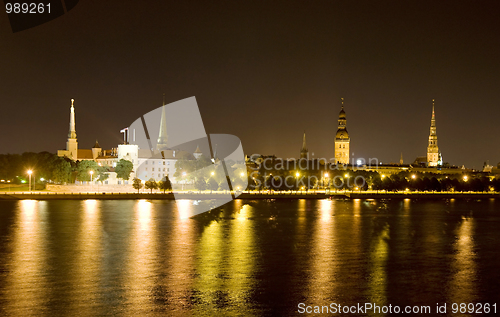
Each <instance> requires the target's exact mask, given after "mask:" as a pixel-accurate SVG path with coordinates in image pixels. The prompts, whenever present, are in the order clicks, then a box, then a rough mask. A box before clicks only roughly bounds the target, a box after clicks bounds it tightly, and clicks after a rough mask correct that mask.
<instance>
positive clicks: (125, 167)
mask: <svg viewBox="0 0 500 317" xmlns="http://www.w3.org/2000/svg"><path fill="white" fill-rule="evenodd" d="M133 169H134V164H132V162H130V161H128V160H124V159H121V160H119V161H118V163H117V164H116V166H115V172H116V177H118V178H121V179H123V180H128V179H129V178H130V173H132V170H133Z"/></svg>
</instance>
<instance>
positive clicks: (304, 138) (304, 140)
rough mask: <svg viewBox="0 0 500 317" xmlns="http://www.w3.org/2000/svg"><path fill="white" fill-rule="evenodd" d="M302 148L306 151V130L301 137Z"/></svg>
mask: <svg viewBox="0 0 500 317" xmlns="http://www.w3.org/2000/svg"><path fill="white" fill-rule="evenodd" d="M302 150H306V151H307V146H306V131H304V137H303V138H302Z"/></svg>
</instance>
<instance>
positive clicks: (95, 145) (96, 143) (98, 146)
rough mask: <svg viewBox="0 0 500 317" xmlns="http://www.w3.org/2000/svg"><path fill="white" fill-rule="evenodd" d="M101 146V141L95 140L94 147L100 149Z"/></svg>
mask: <svg viewBox="0 0 500 317" xmlns="http://www.w3.org/2000/svg"><path fill="white" fill-rule="evenodd" d="M100 148H101V146H100V145H99V142H97V140H95V144H94V149H100Z"/></svg>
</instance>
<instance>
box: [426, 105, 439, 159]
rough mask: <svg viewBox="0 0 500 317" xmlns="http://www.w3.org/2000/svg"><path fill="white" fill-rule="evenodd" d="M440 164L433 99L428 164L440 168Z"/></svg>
mask: <svg viewBox="0 0 500 317" xmlns="http://www.w3.org/2000/svg"><path fill="white" fill-rule="evenodd" d="M438 162H439V147H438V139H437V133H436V113H435V107H434V99H432V117H431V127H430V133H429V145H428V147H427V164H428V165H429V166H438Z"/></svg>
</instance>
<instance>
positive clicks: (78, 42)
mask: <svg viewBox="0 0 500 317" xmlns="http://www.w3.org/2000/svg"><path fill="white" fill-rule="evenodd" d="M221 4H222V3H221ZM136 9H137V8H136V7H135V6H134V5H133V4H132V3H131V2H128V1H125V2H123V3H122V4H121V6H119V7H115V6H113V5H112V4H103V3H97V2H96V3H91V2H85V3H80V4H79V5H78V6H76V7H75V8H74V9H72V10H71V11H70V12H68V13H67V14H65V15H64V16H62V17H60V18H58V19H56V20H53V21H51V22H48V23H46V24H43V25H41V26H39V27H36V28H33V29H29V30H26V31H22V32H18V33H12V31H11V30H10V28H9V25H8V22H7V19H4V20H3V22H2V24H0V36H2V38H3V41H4V43H5V47H7V49H5V50H3V51H2V53H1V54H2V55H1V56H2V62H1V63H2V68H3V69H4V76H3V77H2V85H1V87H2V88H1V90H0V102H1V103H2V105H3V108H4V115H3V116H2V119H0V120H1V121H0V122H1V125H2V127H3V128H4V129H5V130H8V131H9V137H4V138H2V141H1V142H0V145H1V146H2V153H21V152H25V151H33V152H39V151H44V150H46V151H49V152H53V153H55V152H56V150H57V149H60V148H62V147H63V145H64V143H65V141H66V140H65V135H66V133H67V105H68V100H70V99H71V98H74V99H75V100H76V101H75V107H76V108H77V116H78V119H77V126H78V134H79V136H78V138H79V144H81V145H82V147H84V148H88V147H90V146H92V144H94V143H95V140H96V139H98V140H99V143H100V144H101V145H102V146H103V147H104V148H109V147H112V146H115V145H116V144H119V143H120V142H121V141H122V136H121V134H120V133H119V131H120V130H121V129H123V128H124V127H126V126H128V125H129V124H130V123H131V122H132V121H133V120H134V119H135V118H137V117H138V116H139V115H141V114H143V113H145V112H147V111H148V110H152V109H155V108H157V107H158V106H160V105H161V102H162V94H163V93H165V94H166V100H167V102H173V101H176V100H180V99H183V98H187V97H191V96H195V97H196V98H197V100H198V101H199V103H200V112H201V114H202V116H203V117H204V121H205V125H206V130H207V133H219V132H224V133H230V134H233V135H238V136H239V137H240V138H241V140H242V143H243V144H244V150H245V153H247V154H252V153H259V154H274V155H277V156H278V157H284V158H286V157H298V156H299V154H300V153H299V152H300V146H301V143H302V135H303V131H304V130H305V131H306V133H307V146H308V149H309V153H314V154H315V155H314V156H315V157H333V155H334V152H333V151H334V149H333V146H334V138H335V132H336V131H337V119H338V111H339V110H340V98H341V97H343V98H345V109H346V112H347V113H348V117H349V135H350V138H351V153H352V152H354V155H353V156H352V157H366V158H368V157H377V158H379V160H380V161H382V162H384V163H391V162H394V163H397V162H399V158H400V155H401V153H403V157H404V161H405V163H411V162H412V161H413V160H414V159H415V158H416V157H419V156H423V155H425V154H426V147H427V143H428V135H429V131H428V129H429V120H430V111H431V110H430V109H431V100H432V99H435V105H436V116H437V126H438V137H439V148H440V150H441V152H442V153H443V158H444V162H449V163H451V164H453V165H465V166H467V167H470V168H476V169H481V168H482V164H483V162H485V161H487V160H489V161H490V164H491V165H496V164H497V163H498V162H499V161H500V149H499V148H498V147H495V146H494V144H495V137H496V136H497V135H499V132H500V127H499V126H498V125H497V124H496V121H495V118H496V117H498V115H500V109H499V108H498V107H497V105H498V103H499V101H500V97H499V96H498V94H497V93H496V86H497V85H496V84H497V83H498V78H497V77H498V76H497V74H498V73H499V70H500V65H499V63H498V62H497V61H496V56H498V53H500V40H499V39H497V37H496V36H495V34H497V30H498V28H499V27H498V26H497V23H496V19H495V16H496V15H497V14H498V13H499V12H500V11H499V5H498V4H496V3H494V2H484V3H482V5H481V6H472V5H470V4H469V3H467V2H460V1H459V2H454V4H453V6H451V5H448V4H445V3H432V2H425V1H424V2H421V1H420V2H418V3H417V2H405V3H396V2H381V3H377V4H374V3H370V2H358V3H357V4H353V3H348V2H317V3H315V4H313V5H311V4H309V5H306V4H305V3H301V2H297V3H285V2H273V3H270V4H267V5H266V6H265V7H264V6H262V5H260V4H257V3H251V2H241V3H224V6H220V7H217V6H212V5H208V4H198V5H197V6H191V5H189V4H182V3H174V2H166V3H165V4H154V5H153V4H149V6H148V7H142V8H141V11H140V13H136V12H135V11H134V10H136ZM4 17H6V16H4ZM145 21H147V22H145ZM228 117H230V118H234V119H232V120H229V119H228ZM63 123H64V124H63Z"/></svg>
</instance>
